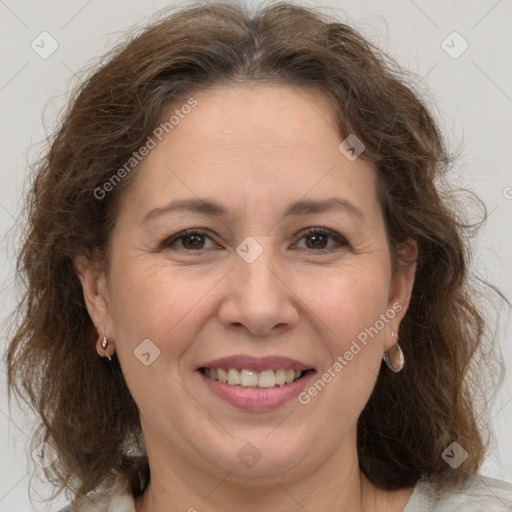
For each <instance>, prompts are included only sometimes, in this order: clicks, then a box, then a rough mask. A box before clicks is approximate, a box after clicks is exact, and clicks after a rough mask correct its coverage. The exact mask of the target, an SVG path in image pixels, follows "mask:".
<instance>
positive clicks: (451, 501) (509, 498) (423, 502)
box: [60, 475, 512, 512]
mask: <svg viewBox="0 0 512 512" xmlns="http://www.w3.org/2000/svg"><path fill="white" fill-rule="evenodd" d="M511 511H512V483H509V482H505V481H503V480H496V479H494V478H489V477H485V476H482V475H475V476H473V477H471V478H470V479H469V480H468V481H467V482H466V484H465V485H464V487H463V488H462V489H458V490H447V491H442V492H435V491H434V489H433V488H432V486H431V485H430V484H429V483H428V481H426V480H419V481H418V482H417V484H416V485H415V487H414V490H413V492H412V494H411V496H410V498H409V501H408V502H407V505H406V506H405V508H404V509H403V511H402V512H511ZM60 512H135V504H134V501H133V497H132V496H131V494H130V493H129V492H128V490H127V488H126V487H124V486H123V485H122V484H119V486H118V487H117V488H116V489H114V490H113V491H112V492H111V493H109V494H108V495H105V494H98V495H96V496H95V497H94V498H92V499H91V500H90V502H89V503H87V504H84V505H82V506H80V507H79V508H78V509H77V508H73V507H71V506H70V505H69V506H67V507H65V508H63V509H61V510H60Z"/></svg>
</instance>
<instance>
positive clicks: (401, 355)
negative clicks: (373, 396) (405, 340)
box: [382, 331, 405, 373]
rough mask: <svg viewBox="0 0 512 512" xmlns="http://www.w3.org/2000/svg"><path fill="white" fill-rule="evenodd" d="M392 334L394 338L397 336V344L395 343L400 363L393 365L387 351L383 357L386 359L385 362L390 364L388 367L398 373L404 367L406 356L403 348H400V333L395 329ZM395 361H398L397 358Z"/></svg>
mask: <svg viewBox="0 0 512 512" xmlns="http://www.w3.org/2000/svg"><path fill="white" fill-rule="evenodd" d="M391 336H393V338H396V345H395V347H396V349H397V351H398V361H399V362H398V365H395V366H393V364H392V363H391V360H390V359H389V356H388V353H387V352H384V354H383V356H382V358H383V359H384V362H385V363H386V364H387V365H388V368H389V369H390V370H391V371H393V372H394V373H398V372H399V371H401V370H402V368H403V367H404V364H405V358H404V353H403V352H402V349H401V348H400V345H399V344H398V333H396V332H394V331H393V332H392V333H391ZM395 362H396V358H395Z"/></svg>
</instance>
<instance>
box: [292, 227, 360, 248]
mask: <svg viewBox="0 0 512 512" xmlns="http://www.w3.org/2000/svg"><path fill="white" fill-rule="evenodd" d="M300 240H301V241H302V240H305V247H299V248H300V249H312V250H313V251H314V252H318V253H327V252H333V251H337V250H341V249H343V248H347V247H350V245H349V243H348V242H347V240H346V239H345V238H344V237H342V236H341V235H339V234H338V233H336V232H334V231H331V230H330V229H324V228H314V229H310V230H308V231H306V232H305V233H304V234H303V236H302V238H301V239H300ZM331 241H332V242H331ZM329 243H330V245H329Z"/></svg>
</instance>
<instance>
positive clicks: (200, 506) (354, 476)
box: [135, 444, 412, 512]
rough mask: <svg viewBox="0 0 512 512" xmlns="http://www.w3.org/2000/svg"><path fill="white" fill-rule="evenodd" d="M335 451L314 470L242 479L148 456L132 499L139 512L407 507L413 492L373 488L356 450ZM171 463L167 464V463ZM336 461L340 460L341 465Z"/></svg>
mask: <svg viewBox="0 0 512 512" xmlns="http://www.w3.org/2000/svg"><path fill="white" fill-rule="evenodd" d="M353 446H354V449H353V450H351V451H350V452H348V453H345V455H346V456H342V455H343V454H342V453H338V451H336V452H335V453H333V454H332V456H331V457H330V458H329V460H328V461H324V463H322V464H321V465H318V467H316V468H315V467H313V466H312V465H311V464H308V466H307V468H306V467H305V468H304V471H303V472H302V473H300V472H299V471H297V470H296V468H294V471H293V473H294V475H293V476H292V477H290V475H289V474H287V473H282V474H278V473H276V474H272V473H271V472H270V471H266V472H265V473H266V475H262V476H258V477H256V478H247V476H246V477H245V479H243V478H242V477H240V476H238V475H236V474H235V473H233V472H229V471H228V472H222V473H221V472H220V471H217V472H216V473H214V472H211V471H207V470H203V469H199V468H198V467H193V466H191V465H190V464H187V462H186V460H180V458H179V457H176V453H173V456H172V457H171V456H168V457H166V456H162V455H161V453H162V452H161V451H160V454H159V455H156V456H153V457H152V454H151V450H150V447H149V446H147V448H148V457H149V461H150V467H151V481H150V483H149V484H148V486H147V488H146V491H145V492H144V494H143V495H142V496H139V497H138V498H137V499H136V500H135V506H136V511H137V512H164V511H165V512H169V511H174V510H187V511H190V512H201V511H203V510H206V509H207V510H209V511H210V512H225V511H230V510H237V511H238V512H260V511H261V510H265V511H268V512H278V511H279V512H296V511H297V510H332V511H333V512H349V511H350V512H377V511H378V512H395V511H401V510H402V509H403V507H404V506H405V504H406V503H407V501H408V499H409V496H410V494H411V492H412V488H404V489H400V490H398V491H385V490H381V489H378V488H377V487H375V486H374V485H373V484H372V483H371V482H370V481H369V480H368V479H367V478H366V477H365V476H364V474H363V473H362V472H361V471H360V470H359V466H358V462H357V452H356V450H355V444H354V445H353ZM169 461H171V462H169ZM340 461H342V462H341V463H340Z"/></svg>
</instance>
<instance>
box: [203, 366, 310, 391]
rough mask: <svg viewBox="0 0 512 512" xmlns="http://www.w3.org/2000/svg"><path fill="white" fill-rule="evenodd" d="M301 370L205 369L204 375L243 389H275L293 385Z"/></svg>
mask: <svg viewBox="0 0 512 512" xmlns="http://www.w3.org/2000/svg"><path fill="white" fill-rule="evenodd" d="M302 373H303V372H302V371H300V370H284V369H279V370H276V371H274V370H264V371H262V372H257V371H255V370H247V369H245V368H244V369H242V370H237V369H236V368H230V369H229V370H228V371H226V370H225V369H224V368H205V369H204V374H205V375H206V376H207V377H210V378H211V379H213V380H218V381H220V382H224V383H228V384H231V385H232V386H241V387H246V388H247V387H260V388H273V387H275V386H284V385H285V384H291V383H292V382H294V381H296V380H297V379H298V378H300V377H301V375H302Z"/></svg>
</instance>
